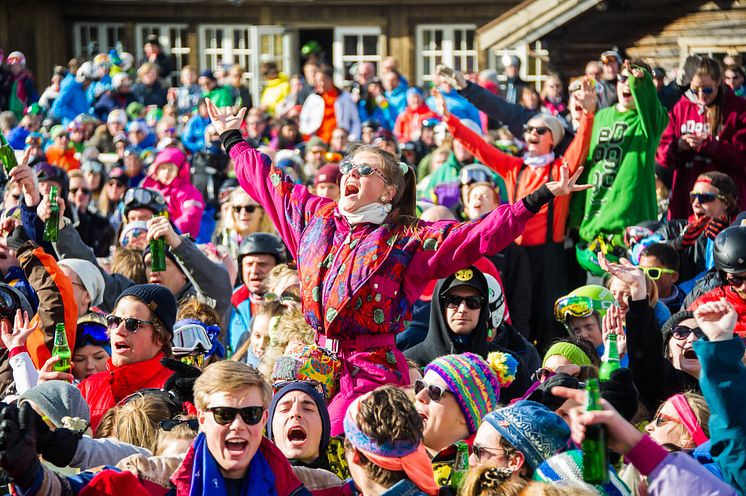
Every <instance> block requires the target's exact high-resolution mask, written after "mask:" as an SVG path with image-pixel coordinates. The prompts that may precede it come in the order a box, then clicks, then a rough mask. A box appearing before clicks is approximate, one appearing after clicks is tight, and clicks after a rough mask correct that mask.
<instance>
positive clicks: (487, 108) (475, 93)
mask: <svg viewBox="0 0 746 496" xmlns="http://www.w3.org/2000/svg"><path fill="white" fill-rule="evenodd" d="M436 71H437V72H438V75H440V77H442V78H444V79H445V80H446V81H447V82H448V84H450V85H451V86H453V87H454V88H456V90H458V92H459V94H460V95H461V96H463V97H464V98H466V99H467V100H469V102H471V103H472V104H474V106H475V107H477V108H478V109H479V110H481V111H482V112H484V113H485V114H487V115H488V116H489V117H491V118H493V119H495V120H498V121H500V122H501V123H502V124H503V125H505V126H507V127H508V129H509V130H510V132H511V133H513V135H514V136H521V135H522V134H523V125H524V124H525V123H527V122H528V120H529V119H530V118H531V117H533V116H534V115H536V112H534V111H532V110H527V109H526V108H525V107H522V106H521V105H516V104H514V103H508V102H507V101H506V100H505V99H504V98H502V97H500V96H498V95H495V94H494V93H492V92H491V91H489V90H487V89H485V88H482V87H481V86H479V85H478V84H474V83H471V82H469V81H466V80H465V79H464V77H463V75H462V74H461V73H460V72H458V71H454V70H453V69H451V68H449V67H445V66H442V65H441V66H438V67H437V68H436Z"/></svg>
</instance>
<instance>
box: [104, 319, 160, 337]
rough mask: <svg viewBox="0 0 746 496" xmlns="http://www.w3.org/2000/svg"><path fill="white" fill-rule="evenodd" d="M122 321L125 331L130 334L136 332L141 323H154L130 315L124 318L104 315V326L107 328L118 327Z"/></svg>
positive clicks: (111, 329)
mask: <svg viewBox="0 0 746 496" xmlns="http://www.w3.org/2000/svg"><path fill="white" fill-rule="evenodd" d="M122 322H124V328H125V329H127V332H129V333H132V334H134V333H136V332H137V331H138V330H139V329H140V326H142V325H146V324H150V325H154V323H153V322H151V321H149V320H140V319H135V318H132V317H127V318H126V319H123V318H122V317H117V316H116V315H109V316H108V317H106V326H107V327H108V328H109V330H110V331H113V330H114V329H117V328H119V326H120V325H121V324H122Z"/></svg>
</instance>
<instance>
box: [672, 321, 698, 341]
mask: <svg viewBox="0 0 746 496" xmlns="http://www.w3.org/2000/svg"><path fill="white" fill-rule="evenodd" d="M691 333H694V335H695V336H697V337H698V338H700V339H701V338H702V337H703V336H704V333H703V332H702V330H701V329H700V328H699V327H695V328H693V329H692V328H690V327H687V326H683V325H677V326H676V327H674V328H673V329H671V334H672V335H673V337H674V339H677V340H679V341H682V340H684V339H686V338H688V337H689V335H690V334H691Z"/></svg>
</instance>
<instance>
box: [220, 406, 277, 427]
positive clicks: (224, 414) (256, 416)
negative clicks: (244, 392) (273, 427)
mask: <svg viewBox="0 0 746 496" xmlns="http://www.w3.org/2000/svg"><path fill="white" fill-rule="evenodd" d="M205 411H206V412H211V413H212V416H213V417H214V418H215V422H216V423H218V424H220V425H228V424H230V423H231V422H233V420H234V419H235V418H236V415H241V420H243V421H244V423H245V424H246V425H256V424H258V423H259V422H260V421H261V420H262V413H264V407H263V406H247V407H244V408H233V407H230V406H214V407H211V408H207V409H206V410H205Z"/></svg>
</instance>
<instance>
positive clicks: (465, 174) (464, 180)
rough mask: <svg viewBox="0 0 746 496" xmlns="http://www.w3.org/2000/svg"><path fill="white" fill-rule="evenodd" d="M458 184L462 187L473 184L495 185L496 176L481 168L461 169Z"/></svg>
mask: <svg viewBox="0 0 746 496" xmlns="http://www.w3.org/2000/svg"><path fill="white" fill-rule="evenodd" d="M458 182H459V183H461V184H462V185H466V184H473V183H489V184H495V178H494V176H493V175H492V174H491V173H489V172H487V171H486V170H484V169H481V168H479V169H478V168H474V169H469V168H468V167H464V168H463V169H461V172H459V175H458Z"/></svg>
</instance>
